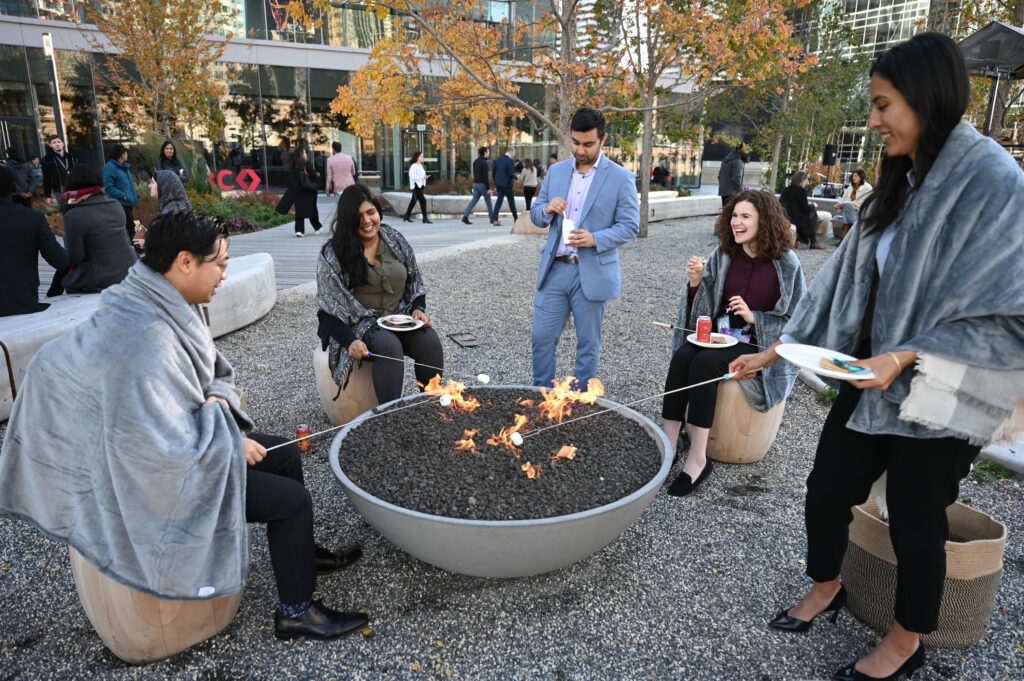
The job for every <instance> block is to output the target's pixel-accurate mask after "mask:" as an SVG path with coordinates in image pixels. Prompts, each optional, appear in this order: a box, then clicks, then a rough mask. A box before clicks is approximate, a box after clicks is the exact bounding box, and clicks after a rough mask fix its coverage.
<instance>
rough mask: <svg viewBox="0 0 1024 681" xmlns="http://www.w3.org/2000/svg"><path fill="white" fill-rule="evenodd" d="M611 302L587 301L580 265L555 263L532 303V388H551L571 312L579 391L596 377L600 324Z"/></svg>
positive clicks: (575, 371)
mask: <svg viewBox="0 0 1024 681" xmlns="http://www.w3.org/2000/svg"><path fill="white" fill-rule="evenodd" d="M607 305H608V302H607V301H604V300H600V301H598V300H588V299H587V297H586V296H584V295H583V288H582V287H581V286H580V271H579V265H570V264H569V263H564V262H558V261H555V262H554V263H552V264H551V271H550V272H549V273H548V276H547V277H546V278H545V279H544V284H543V286H541V288H540V289H539V290H538V291H537V295H536V296H535V297H534V299H533V384H534V385H535V386H546V387H550V386H551V382H552V381H553V380H554V378H555V350H556V348H557V347H558V339H559V337H560V336H561V335H562V329H564V328H565V323H566V322H567V321H568V320H569V313H570V312H572V318H573V321H574V322H575V324H576V338H577V345H576V366H575V369H574V373H573V375H574V376H575V377H576V379H577V381H578V382H579V387H580V388H581V389H585V388H586V387H587V381H588V380H590V379H591V378H595V377H596V376H597V364H598V360H599V359H600V355H601V323H602V322H603V321H604V311H605V308H606V307H607Z"/></svg>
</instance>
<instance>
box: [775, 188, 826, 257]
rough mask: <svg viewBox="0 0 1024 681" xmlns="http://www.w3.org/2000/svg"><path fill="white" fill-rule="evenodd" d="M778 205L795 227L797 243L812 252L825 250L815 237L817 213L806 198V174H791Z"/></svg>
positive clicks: (780, 195)
mask: <svg viewBox="0 0 1024 681" xmlns="http://www.w3.org/2000/svg"><path fill="white" fill-rule="evenodd" d="M779 203H781V204H782V205H783V206H784V207H785V209H786V212H787V213H788V214H789V220H790V222H792V223H793V224H794V225H796V238H797V241H798V242H799V243H803V244H808V245H809V247H810V248H813V249H814V250H822V249H823V248H825V247H824V246H822V245H821V244H819V243H818V240H817V236H816V235H815V229H814V228H815V227H816V225H815V223H816V222H817V220H818V211H817V210H816V209H815V208H814V206H813V205H812V204H811V201H810V199H809V198H808V197H807V173H805V172H804V171H802V170H798V171H797V172H795V173H793V176H792V177H791V178H789V186H788V187H786V188H785V189H783V190H782V193H781V194H779ZM797 248H799V245H798V246H797Z"/></svg>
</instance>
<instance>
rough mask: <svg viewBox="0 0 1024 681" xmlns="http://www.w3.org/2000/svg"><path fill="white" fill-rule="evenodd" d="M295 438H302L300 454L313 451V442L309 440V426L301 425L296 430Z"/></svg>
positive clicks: (299, 443) (300, 440)
mask: <svg viewBox="0 0 1024 681" xmlns="http://www.w3.org/2000/svg"><path fill="white" fill-rule="evenodd" d="M295 437H296V439H298V438H301V439H299V442H298V445H299V451H300V452H308V451H310V450H311V449H313V441H312V440H311V439H309V426H307V425H306V424H305V423H300V424H299V426H298V427H297V428H296V429H295Z"/></svg>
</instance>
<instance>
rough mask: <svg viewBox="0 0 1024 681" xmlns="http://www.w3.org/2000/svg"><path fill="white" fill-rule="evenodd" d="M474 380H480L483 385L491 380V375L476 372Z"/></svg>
mask: <svg viewBox="0 0 1024 681" xmlns="http://www.w3.org/2000/svg"><path fill="white" fill-rule="evenodd" d="M476 380H478V381H480V382H481V383H483V384H484V385H487V384H488V383H490V382H491V377H490V376H488V375H487V374H477V375H476Z"/></svg>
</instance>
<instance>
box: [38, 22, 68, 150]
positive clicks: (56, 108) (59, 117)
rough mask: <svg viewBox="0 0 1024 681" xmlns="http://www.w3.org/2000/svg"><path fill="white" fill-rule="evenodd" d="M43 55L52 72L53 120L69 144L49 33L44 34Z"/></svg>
mask: <svg viewBox="0 0 1024 681" xmlns="http://www.w3.org/2000/svg"><path fill="white" fill-rule="evenodd" d="M43 54H45V55H46V66H47V68H48V69H49V71H50V84H51V85H52V86H53V118H54V121H55V122H56V124H57V136H58V137H60V138H61V140H63V141H64V143H65V144H67V143H68V140H67V138H66V137H65V136H64V109H63V107H62V106H61V101H60V81H59V80H58V79H57V60H56V59H55V58H54V55H53V38H52V37H51V36H50V34H49V33H44V34H43Z"/></svg>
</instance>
